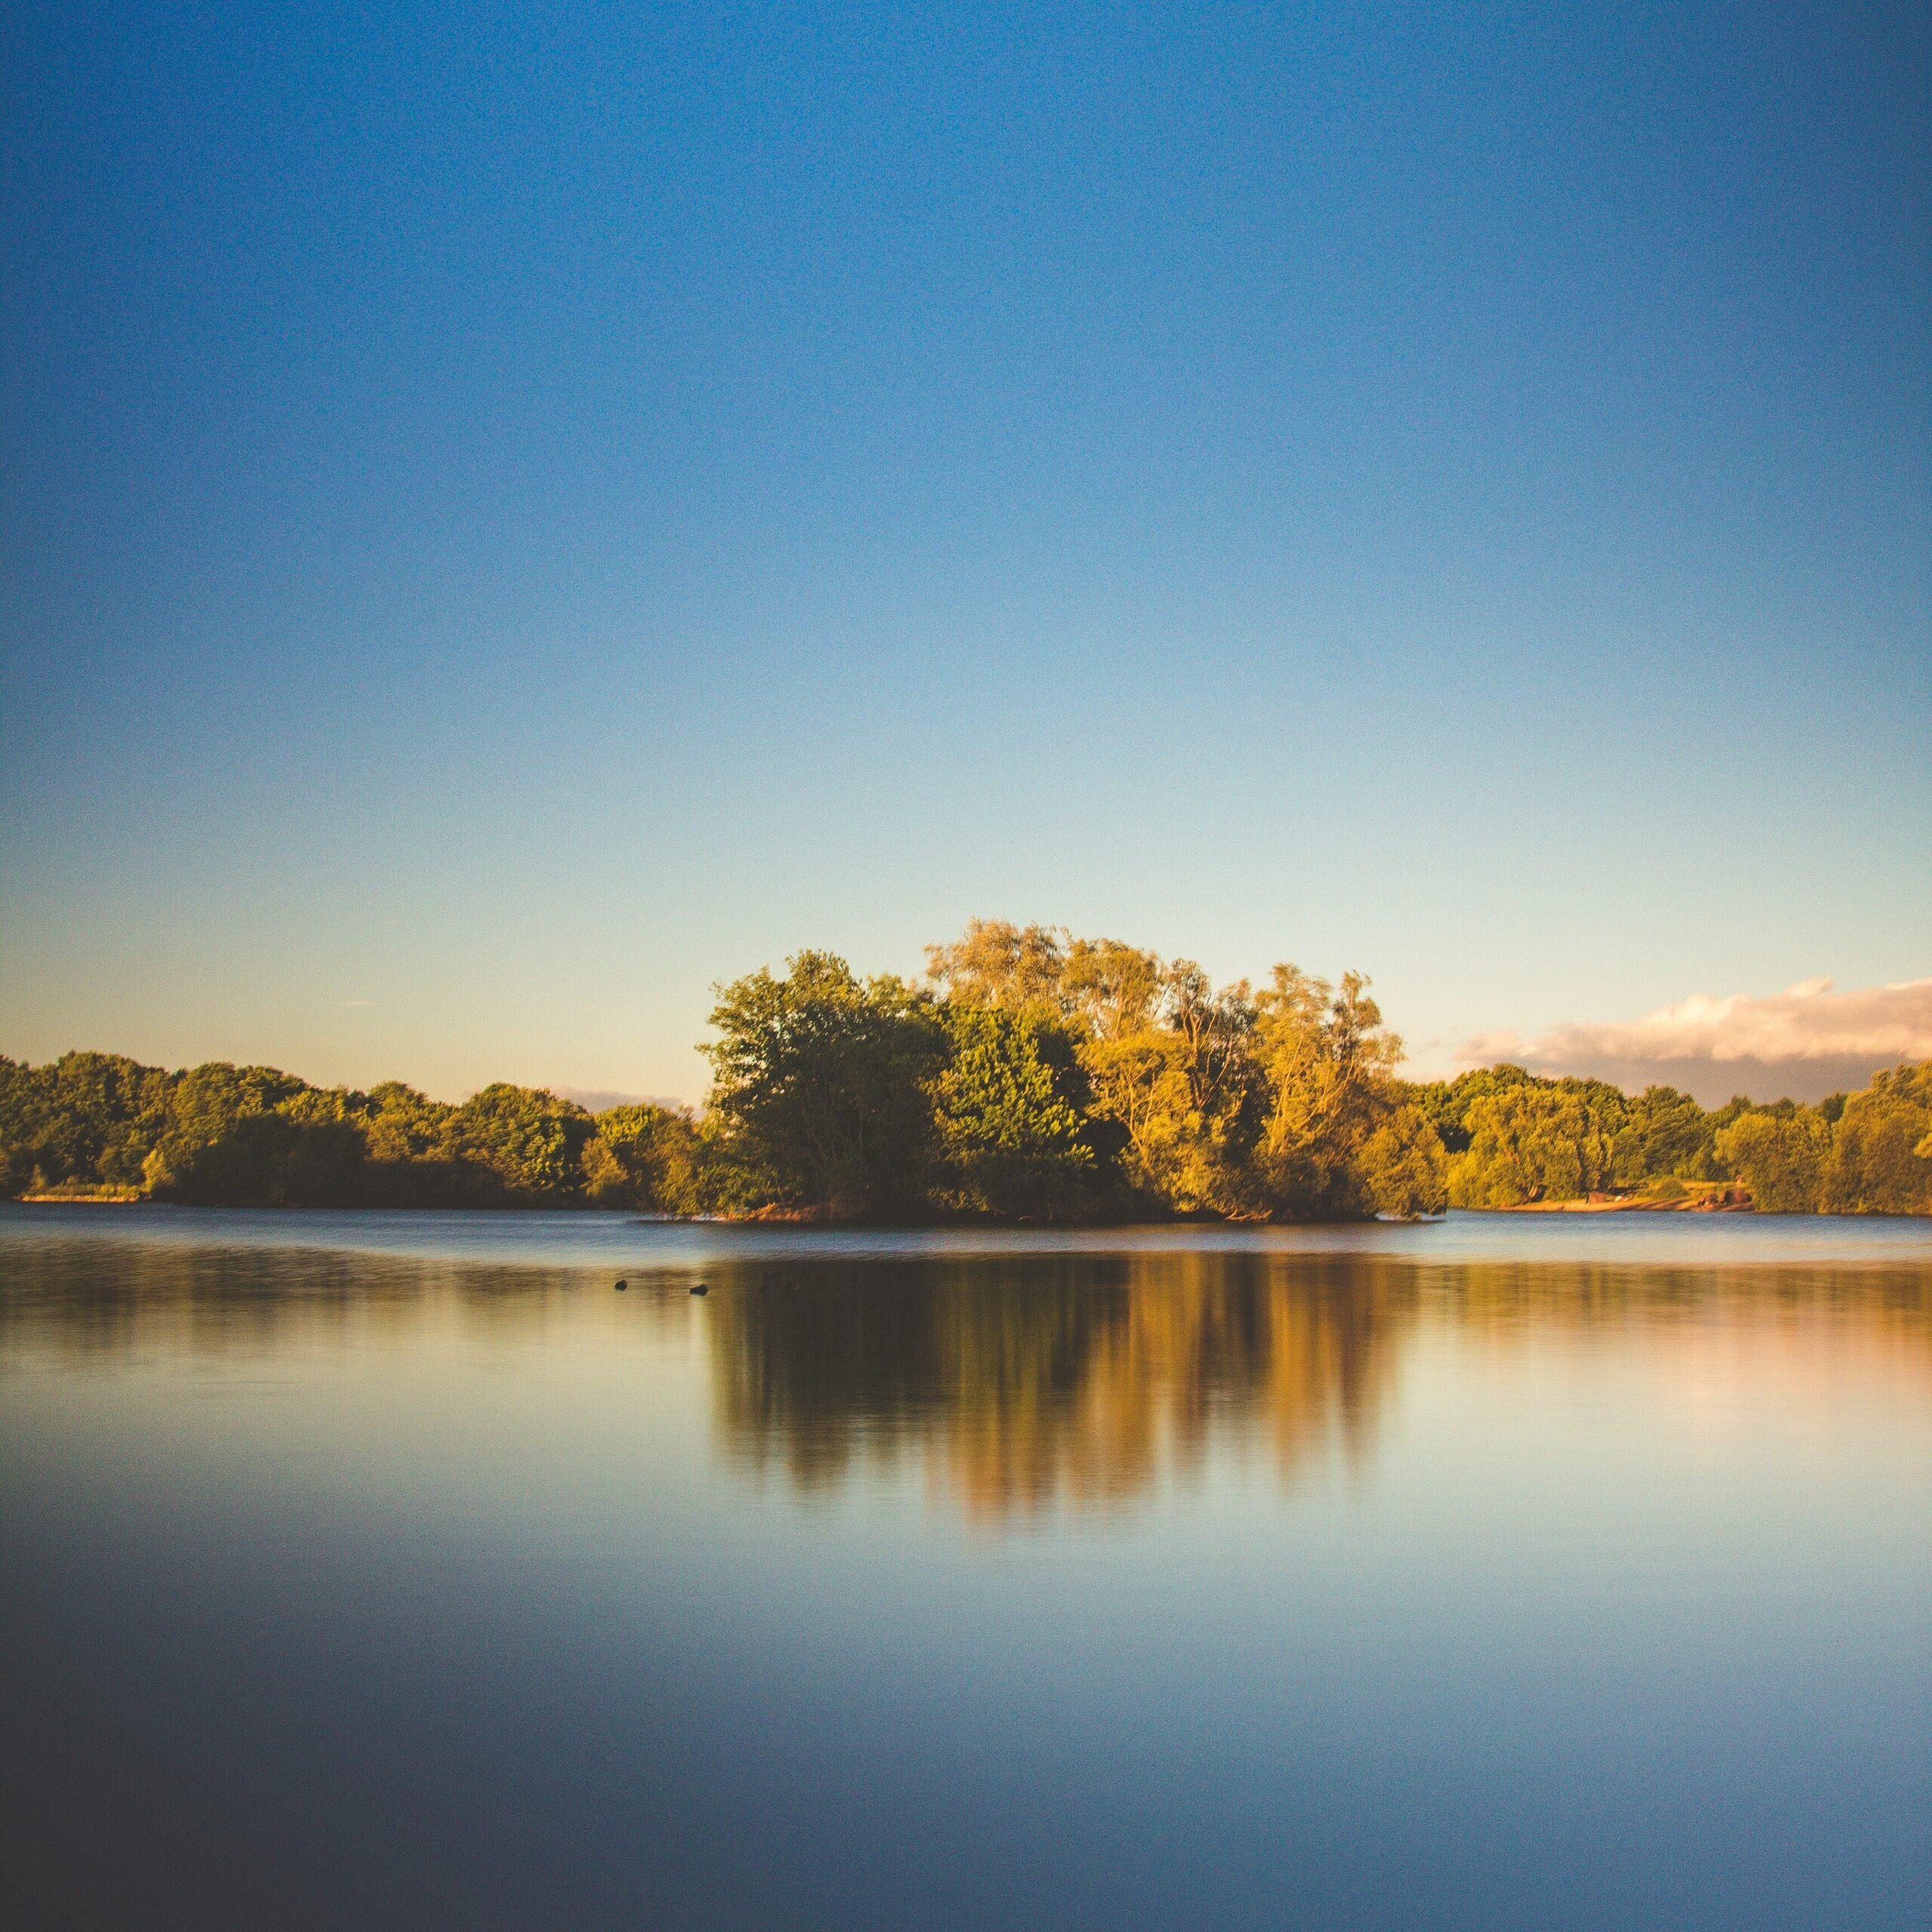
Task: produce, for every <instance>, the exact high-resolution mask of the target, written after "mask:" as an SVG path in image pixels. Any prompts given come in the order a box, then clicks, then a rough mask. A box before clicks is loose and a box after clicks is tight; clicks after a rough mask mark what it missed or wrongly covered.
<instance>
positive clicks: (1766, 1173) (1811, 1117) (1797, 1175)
mask: <svg viewBox="0 0 1932 1932" xmlns="http://www.w3.org/2000/svg"><path fill="white" fill-rule="evenodd" d="M1717 1147H1718V1154H1719V1155H1720V1157H1721V1158H1722V1160H1723V1161H1724V1164H1725V1165H1726V1166H1727V1167H1728V1168H1730V1171H1731V1172H1732V1173H1733V1174H1735V1175H1736V1176H1737V1178H1738V1179H1739V1180H1741V1181H1743V1183H1744V1185H1745V1186H1746V1188H1748V1189H1749V1190H1750V1195H1751V1201H1752V1205H1753V1206H1754V1207H1756V1208H1757V1209H1758V1211H1759V1212H1760V1213H1761V1214H1815V1213H1816V1212H1817V1207H1818V1197H1819V1193H1820V1188H1821V1186H1822V1184H1823V1180H1824V1172H1825V1163H1826V1160H1827V1159H1828V1158H1829V1156H1830V1153H1831V1147H1832V1128H1831V1123H1830V1122H1829V1121H1827V1120H1826V1118H1825V1117H1824V1116H1823V1115H1822V1114H1820V1112H1817V1110H1816V1109H1814V1108H1811V1107H1790V1106H1788V1107H1780V1108H1770V1107H1754V1108H1752V1109H1750V1110H1749V1112H1745V1113H1741V1114H1740V1115H1738V1117H1737V1118H1736V1119H1735V1120H1734V1121H1730V1123H1729V1124H1727V1125H1726V1126H1724V1127H1722V1128H1719V1129H1718V1134H1717Z"/></svg>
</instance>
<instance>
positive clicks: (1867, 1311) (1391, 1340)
mask: <svg viewBox="0 0 1932 1932" xmlns="http://www.w3.org/2000/svg"><path fill="white" fill-rule="evenodd" d="M1432 1326H1433V1327H1438V1328H1440V1329H1442V1330H1444V1331H1447V1332H1449V1333H1450V1334H1452V1335H1453V1336H1454V1337H1456V1338H1457V1340H1459V1341H1460V1342H1462V1343H1466V1344H1467V1345H1469V1346H1474V1347H1476V1348H1478V1349H1484V1348H1486V1349H1490V1350H1491V1351H1497V1352H1503V1353H1511V1352H1521V1351H1522V1350H1524V1349H1526V1348H1527V1347H1529V1346H1535V1347H1536V1348H1537V1349H1543V1350H1548V1349H1552V1348H1555V1349H1566V1350H1569V1351H1571V1352H1577V1353H1580V1354H1587V1353H1590V1352H1595V1353H1598V1354H1601V1352H1603V1351H1604V1350H1605V1349H1609V1348H1611V1347H1614V1346H1619V1345H1620V1344H1628V1345H1629V1346H1634V1347H1635V1348H1637V1349H1638V1350H1639V1351H1640V1352H1641V1355H1642V1356H1643V1358H1644V1359H1645V1361H1647V1363H1648V1364H1649V1365H1650V1366H1651V1368H1652V1369H1653V1370H1654V1374H1655V1379H1656V1380H1657V1384H1658V1386H1659V1387H1660V1389H1663V1390H1665V1391H1666V1392H1668V1391H1669V1390H1671V1389H1678V1390H1681V1391H1685V1392H1693V1393H1695V1392H1703V1393H1704V1394H1705V1395H1709V1392H1711V1391H1712V1390H1715V1389H1733V1390H1734V1389H1737V1387H1738V1386H1740V1383H1748V1384H1749V1385H1750V1386H1752V1388H1753V1389H1757V1388H1758V1387H1759V1386H1760V1385H1763V1384H1767V1383H1769V1384H1775V1383H1780V1382H1782V1383H1786V1384H1791V1385H1795V1387H1796V1389H1798V1390H1799V1391H1800V1392H1802V1391H1803V1390H1804V1389H1810V1390H1811V1391H1812V1392H1814V1393H1815V1392H1819V1391H1820V1389H1823V1388H1825V1386H1826V1383H1828V1382H1829V1383H1830V1384H1831V1385H1832V1386H1837V1385H1838V1384H1841V1383H1842V1382H1843V1381H1844V1380H1845V1379H1846V1378H1847V1377H1850V1378H1853V1379H1855V1380H1860V1381H1861V1382H1864V1383H1872V1384H1873V1385H1875V1386H1876V1385H1877V1384H1879V1383H1900V1382H1903V1383H1909V1384H1910V1385H1911V1386H1912V1389H1914V1391H1915V1392H1916V1393H1918V1395H1921V1397H1922V1396H1926V1395H1932V1277H1928V1275H1927V1273H1926V1272H1924V1271H1913V1270H1905V1271H1889V1272H1884V1273H1881V1272H1877V1271H1838V1270H1832V1271H1824V1272H1817V1271H1795V1270H1788V1269H1717V1270H1700V1271H1688V1270H1672V1269H1646V1270H1643V1271H1632V1270H1630V1269H1612V1268H1607V1267H1576V1266H1571V1267H1551V1266H1538V1267H1535V1268H1524V1267H1521V1266H1514V1265H1493V1266H1492V1265H1482V1264H1472V1265H1467V1266H1451V1267H1443V1266H1427V1267H1418V1266H1414V1265H1412V1264H1406V1263H1391V1262H1386V1261H1381V1260H1339V1259H1334V1258H1324V1259H1321V1260H1312V1261H1311V1260H1295V1261H1284V1260H1281V1259H1279V1258H1271V1257H1240V1256H1237V1257H1228V1256H1224V1255H1223V1256H1210V1255H1201V1256H1178V1257H1176V1256H1168V1257H1158V1258H1156V1257H1134V1258H1131V1259H1128V1258H1121V1259H1116V1260H1113V1261H1112V1262H1110V1263H1109V1262H1094V1261H1086V1262H1084V1263H1078V1264H1074V1265H1069V1264H1067V1263H1039V1264H1036V1265H1034V1266H1028V1267H1021V1266H1014V1265H1011V1264H1008V1265H1005V1266H1000V1267H998V1268H989V1267H987V1266H985V1265H980V1266H943V1265H941V1266H931V1267H927V1268H924V1269H918V1270H900V1269H878V1270H873V1271H867V1272H864V1273H863V1274H860V1275H853V1276H852V1277H851V1278H850V1279H848V1280H844V1281H838V1280H819V1281H814V1280H813V1279H812V1278H811V1272H810V1271H795V1272H794V1274H793V1275H792V1276H791V1277H789V1278H785V1279H782V1280H780V1281H778V1282H777V1283H776V1284H774V1283H771V1282H769V1281H768V1282H766V1283H764V1284H761V1286H760V1287H759V1288H758V1291H756V1292H755V1293H749V1294H737V1295H734V1296H733V1297H731V1298H730V1299H728V1300H721V1301H720V1302H719V1303H718V1304H717V1305H716V1306H715V1308H714V1309H713V1311H712V1322H711V1327H710V1337H709V1339H710V1343H711V1349H712V1368H713V1373H714V1376H715V1386H716V1390H717V1394H716V1398H715V1412H716V1414H717V1417H718V1422H719V1424H720V1426H721V1428H722V1429H723V1431H724V1434H725V1437H726V1439H727V1442H728V1447H729V1450H730V1451H731V1454H734V1456H735V1457H737V1458H738V1459H739V1460H741V1461H742V1462H743V1463H746V1464H747V1465H748V1466H752V1467H753V1468H757V1469H764V1468H768V1467H771V1466H778V1467H780V1468H781V1469H783V1471H784V1472H785V1473H786V1475H788V1476H789V1478H790V1479H791V1480H792V1481H793V1482H795V1484H798V1486H799V1487H801V1488H802V1489H805V1490H814V1489H825V1488H828V1487H832V1485H835V1484H837V1483H838V1482H839V1481H841V1479H843V1478H844V1477H845V1476H846V1475H847V1474H848V1472H849V1471H850V1470H851V1469H852V1468H853V1467H854V1466H856V1465H865V1464H871V1465H884V1466H892V1465H894V1464H897V1463H899V1462H900V1461H901V1460H904V1459H906V1458H907V1457H911V1456H913V1455H917V1456H918V1457H921V1458H922V1459H923V1460H924V1466H925V1467H926V1469H927V1471H928V1474H929V1476H930V1478H931V1480H932V1481H934V1482H935V1483H936V1484H937V1485H938V1486H939V1487H941V1488H942V1489H943V1490H944V1491H946V1492H948V1493H949V1494H952V1495H953V1496H955V1497H957V1498H958V1500H959V1501H960V1502H961V1504H962V1505H963V1506H964V1509H966V1511H967V1512H968V1514H969V1515H974V1516H975V1517H978V1518H983V1519H988V1520H998V1519H1004V1518H1012V1517H1016V1516H1024V1515H1034V1514H1038V1513H1040V1512H1044V1511H1045V1510H1047V1509H1051V1508H1054V1507H1060V1506H1066V1507H1071V1508H1073V1509H1093V1508H1104V1507H1106V1506H1110V1505H1116V1504H1118V1503H1123V1502H1125V1501H1128V1500H1131V1499H1133V1498H1134V1497H1137V1496H1139V1495H1140V1494H1143V1493H1145V1492H1146V1491H1148V1490H1149V1488H1150V1487H1152V1486H1153V1485H1154V1484H1155V1483H1156V1481H1158V1480H1160V1479H1161V1478H1164V1476H1168V1475H1174V1476H1182V1477H1184V1476H1186V1475H1187V1474H1188V1473H1189V1472H1190V1471H1192V1470H1194V1469H1198V1467H1199V1466H1200V1465H1201V1462H1202V1461H1203V1460H1204V1457H1205V1456H1206V1455H1207V1453H1208V1451H1209V1449H1210V1447H1211V1445H1212V1444H1214V1443H1216V1442H1217V1441H1220V1442H1225V1443H1227V1444H1231V1445H1235V1446H1239V1447H1253V1446H1260V1447H1263V1449H1264V1450H1265V1451H1266V1453H1267V1454H1268V1455H1269V1457H1271V1458H1272V1463H1273V1465H1274V1467H1275V1470H1276V1472H1277V1473H1278V1476H1279V1478H1280V1479H1281V1481H1283V1482H1284V1483H1292V1482H1294V1481H1296V1480H1297V1479H1298V1478H1300V1476H1301V1475H1303V1474H1304V1473H1305V1472H1307V1471H1308V1470H1309V1469H1310V1468H1311V1467H1312V1466H1318V1465H1320V1464H1322V1463H1326V1462H1327V1460H1329V1459H1331V1457H1340V1459H1341V1460H1343V1462H1344V1463H1347V1464H1349V1465H1351V1466H1355V1467H1360V1466H1362V1465H1363V1464H1364V1463H1365V1462H1366V1461H1367V1459H1368V1457H1370V1456H1371V1454H1372V1452H1373V1449H1374V1444H1375V1441H1376V1439H1377V1435H1378V1433H1379V1432H1380V1428H1381V1426H1382V1423H1383V1418H1384V1416H1385V1414H1386V1411H1387V1410H1388V1409H1389V1406H1390V1404H1391V1403H1392V1401H1395V1399H1397V1398H1396V1391H1397V1389H1398V1382H1399V1380H1400V1377H1401V1371H1402V1367H1403V1365H1404V1359H1405V1358H1406V1357H1407V1355H1408V1353H1409V1352H1410V1349H1411V1344H1412V1343H1413V1341H1414V1339H1415V1338H1416V1337H1417V1336H1418V1335H1419V1334H1421V1333H1423V1332H1425V1331H1426V1330H1428V1329H1429V1328H1430V1327H1432Z"/></svg>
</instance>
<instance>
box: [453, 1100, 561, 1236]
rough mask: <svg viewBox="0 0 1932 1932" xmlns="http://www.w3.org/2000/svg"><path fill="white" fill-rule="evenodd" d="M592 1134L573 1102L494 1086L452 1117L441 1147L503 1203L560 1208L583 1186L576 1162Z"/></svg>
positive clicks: (465, 1103) (465, 1102) (457, 1110)
mask: <svg viewBox="0 0 1932 1932" xmlns="http://www.w3.org/2000/svg"><path fill="white" fill-rule="evenodd" d="M594 1131H595V1129H594V1128H593V1127H592V1123H591V1118H590V1115H589V1114H588V1113H587V1112H585V1110H584V1109H583V1108H582V1107H580V1106H577V1104H576V1103H575V1102H574V1101H571V1100H559V1099H558V1097H557V1096H556V1095H555V1094H552V1093H549V1092H547V1091H545V1090H544V1089H543V1088H535V1087H515V1086H512V1085H510V1084H508V1083H507V1082H505V1081H495V1082H493V1083H492V1084H491V1085H489V1086H488V1087H485V1088H481V1089H480V1090H479V1091H478V1092H476V1093H474V1094H471V1095H470V1097H469V1099H468V1100H465V1101H464V1102H463V1104H462V1105H461V1106H460V1107H458V1108H457V1109H455V1111H454V1112H453V1113H452V1114H451V1116H450V1118H449V1121H448V1126H447V1128H446V1129H445V1146H447V1147H448V1149H449V1151H450V1152H451V1153H452V1154H453V1155H454V1157H455V1158H457V1159H458V1160H460V1161H464V1162H466V1163H467V1164H469V1165H470V1166H472V1168H476V1169H478V1170H479V1171H481V1173H482V1174H484V1175H485V1176H487V1177H488V1178H489V1180H491V1181H492V1182H494V1186H495V1188H496V1189H497V1190H498V1191H500V1192H501V1193H502V1194H503V1195H504V1196H505V1197H506V1198H509V1199H510V1200H512V1201H525V1202H529V1203H541V1204H549V1205H561V1204H564V1203H565V1202H567V1201H570V1200H571V1199H573V1198H575V1197H576V1195H577V1191H578V1189H579V1188H580V1186H581V1184H582V1181H583V1170H582V1168H581V1166H580V1155H581V1154H582V1152H583V1147H584V1145H585V1143H586V1142H587V1141H588V1140H589V1139H590V1138H591V1136H592V1133H593V1132H594Z"/></svg>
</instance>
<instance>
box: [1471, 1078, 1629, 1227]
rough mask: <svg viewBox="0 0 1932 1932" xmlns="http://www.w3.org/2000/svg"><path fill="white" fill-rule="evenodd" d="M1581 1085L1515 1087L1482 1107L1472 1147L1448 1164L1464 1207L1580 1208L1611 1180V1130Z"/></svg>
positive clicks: (1475, 1109)
mask: <svg viewBox="0 0 1932 1932" xmlns="http://www.w3.org/2000/svg"><path fill="white" fill-rule="evenodd" d="M1582 1085H1583V1083H1581V1082H1567V1081H1566V1082H1562V1083H1552V1084H1549V1085H1544V1084H1540V1083H1539V1084H1534V1085H1527V1084H1512V1085H1509V1086H1507V1087H1504V1088H1501V1089H1500V1091H1497V1092H1495V1093H1494V1094H1491V1095H1490V1096H1489V1097H1487V1099H1485V1100H1478V1101H1477V1102H1476V1103H1475V1105H1474V1106H1472V1107H1471V1108H1470V1109H1469V1114H1468V1115H1467V1117H1466V1122H1465V1124H1466V1127H1467V1129H1468V1131H1469V1146H1468V1147H1467V1148H1466V1149H1465V1150H1464V1151H1463V1152H1462V1153H1460V1154H1458V1155H1456V1156H1455V1158H1454V1159H1453V1160H1452V1161H1451V1162H1450V1164H1449V1177H1448V1179H1449V1198H1450V1201H1451V1203H1452V1204H1454V1205H1455V1206H1456V1207H1515V1206H1516V1205H1518V1204H1520V1203H1522V1202H1524V1201H1574V1200H1576V1199H1577V1198H1580V1197H1581V1196H1582V1195H1585V1194H1587V1193H1589V1192H1592V1190H1594V1189H1598V1188H1601V1187H1602V1186H1604V1185H1605V1184H1606V1183H1607V1181H1608V1180H1609V1179H1610V1173H1611V1147H1612V1140H1611V1136H1612V1131H1613V1130H1612V1129H1611V1126H1610V1124H1609V1122H1608V1121H1607V1119H1606V1118H1605V1110H1604V1109H1603V1108H1602V1107H1601V1104H1600V1103H1596V1101H1595V1097H1594V1096H1593V1095H1592V1094H1589V1093H1588V1092H1587V1091H1580V1090H1581V1088H1582Z"/></svg>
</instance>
